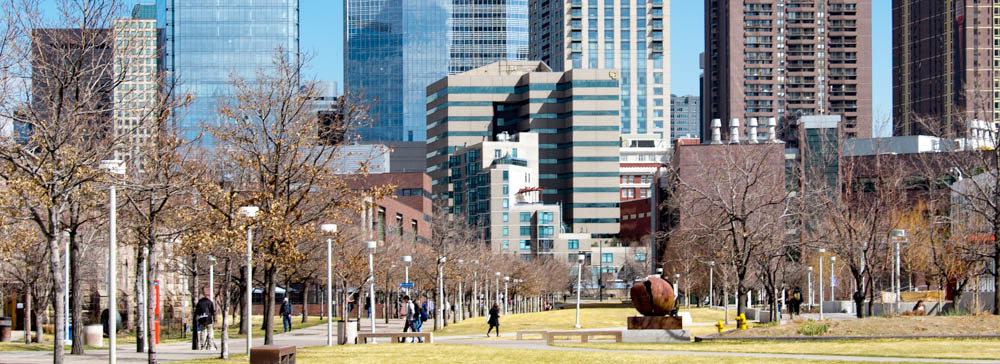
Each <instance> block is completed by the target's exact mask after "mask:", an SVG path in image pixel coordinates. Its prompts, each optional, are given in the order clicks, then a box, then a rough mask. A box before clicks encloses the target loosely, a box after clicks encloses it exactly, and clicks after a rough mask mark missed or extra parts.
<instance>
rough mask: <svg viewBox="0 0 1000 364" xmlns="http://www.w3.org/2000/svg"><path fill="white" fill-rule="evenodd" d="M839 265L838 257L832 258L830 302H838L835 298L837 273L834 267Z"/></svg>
mask: <svg viewBox="0 0 1000 364" xmlns="http://www.w3.org/2000/svg"><path fill="white" fill-rule="evenodd" d="M835 263H837V257H830V302H833V301H836V300H837V298H836V297H835V296H834V294H836V291H835V290H834V289H835V288H836V287H837V283H836V282H837V271H835V270H833V265H834V264H835Z"/></svg>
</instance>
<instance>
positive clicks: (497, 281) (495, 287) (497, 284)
mask: <svg viewBox="0 0 1000 364" xmlns="http://www.w3.org/2000/svg"><path fill="white" fill-rule="evenodd" d="M493 291H494V292H495V293H496V294H497V300H496V301H493V304H495V305H499V304H500V272H497V274H496V279H495V280H494V282H493Z"/></svg>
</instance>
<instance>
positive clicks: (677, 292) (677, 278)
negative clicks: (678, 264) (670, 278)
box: [674, 273, 681, 298]
mask: <svg viewBox="0 0 1000 364" xmlns="http://www.w3.org/2000/svg"><path fill="white" fill-rule="evenodd" d="M680 296H681V274H680V273H677V274H674V298H680Z"/></svg>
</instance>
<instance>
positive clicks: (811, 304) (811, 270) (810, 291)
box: [806, 266, 813, 310]
mask: <svg viewBox="0 0 1000 364" xmlns="http://www.w3.org/2000/svg"><path fill="white" fill-rule="evenodd" d="M806 270H807V271H808V272H806V278H808V282H809V309H810V310H812V308H813V267H812V266H810V267H809V268H807V269H806Z"/></svg>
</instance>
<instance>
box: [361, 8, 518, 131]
mask: <svg viewBox="0 0 1000 364" xmlns="http://www.w3.org/2000/svg"><path fill="white" fill-rule="evenodd" d="M344 6H345V11H344V13H345V14H346V16H347V21H346V22H344V26H345V28H346V29H345V31H344V35H345V37H346V39H345V41H344V83H345V89H346V90H348V91H349V92H352V93H354V94H355V95H358V96H361V97H364V98H366V99H368V100H373V101H375V102H376V103H375V104H374V105H373V106H372V108H371V110H370V111H369V113H370V115H371V116H372V118H373V119H374V125H371V126H366V127H362V128H361V130H359V133H360V135H361V137H362V139H363V140H367V141H423V140H425V139H426V134H427V121H426V120H427V91H426V90H427V86H428V85H430V84H431V83H433V82H435V81H437V80H439V79H441V78H442V77H444V76H447V75H448V74H449V73H459V72H463V71H466V70H469V69H472V68H475V67H479V66H482V65H486V64H489V63H492V62H495V61H498V60H504V59H524V58H525V57H526V56H527V53H528V15H527V14H528V4H527V0H345V2H344Z"/></svg>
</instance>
